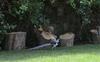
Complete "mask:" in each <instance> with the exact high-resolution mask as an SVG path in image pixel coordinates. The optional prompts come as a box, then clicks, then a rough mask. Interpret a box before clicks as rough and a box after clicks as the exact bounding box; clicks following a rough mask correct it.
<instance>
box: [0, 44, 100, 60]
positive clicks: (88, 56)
mask: <svg viewBox="0 0 100 62" xmlns="http://www.w3.org/2000/svg"><path fill="white" fill-rule="evenodd" d="M99 58H100V46H99V45H84V46H75V47H70V48H61V47H60V48H56V49H47V50H34V51H27V50H23V51H6V52H5V51H2V52H0V62H35V61H36V62H100V59H99Z"/></svg>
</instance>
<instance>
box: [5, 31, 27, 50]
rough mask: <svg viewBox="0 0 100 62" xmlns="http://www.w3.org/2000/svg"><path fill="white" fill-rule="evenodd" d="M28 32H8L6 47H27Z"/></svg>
mask: <svg viewBox="0 0 100 62" xmlns="http://www.w3.org/2000/svg"><path fill="white" fill-rule="evenodd" d="M25 39H26V32H12V33H8V34H7V41H6V45H5V49H7V50H21V49H23V48H25Z"/></svg>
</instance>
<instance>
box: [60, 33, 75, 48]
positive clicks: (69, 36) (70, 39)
mask: <svg viewBox="0 0 100 62" xmlns="http://www.w3.org/2000/svg"><path fill="white" fill-rule="evenodd" d="M74 37H75V35H74V34H73V33H66V34H63V35H61V36H60V42H61V46H62V47H72V46H73V44H74Z"/></svg>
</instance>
